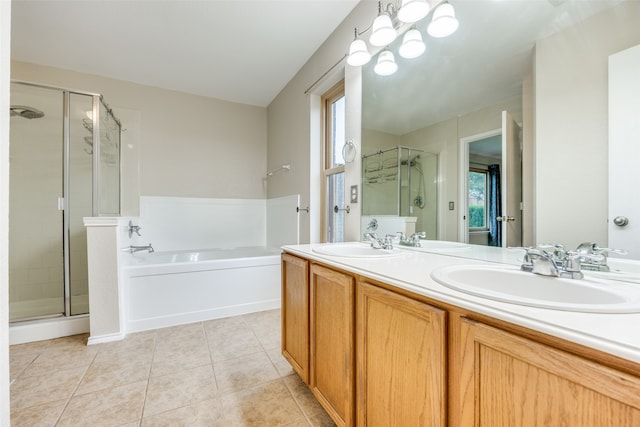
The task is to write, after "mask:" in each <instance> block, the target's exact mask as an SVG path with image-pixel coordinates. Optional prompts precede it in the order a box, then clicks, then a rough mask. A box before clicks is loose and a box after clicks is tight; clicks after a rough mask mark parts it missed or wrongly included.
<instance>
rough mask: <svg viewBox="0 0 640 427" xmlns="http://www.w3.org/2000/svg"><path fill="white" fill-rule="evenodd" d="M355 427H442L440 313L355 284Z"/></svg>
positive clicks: (443, 353)
mask: <svg viewBox="0 0 640 427" xmlns="http://www.w3.org/2000/svg"><path fill="white" fill-rule="evenodd" d="M357 289H358V291H357V307H356V313H357V317H356V325H357V326H356V337H357V341H356V348H357V355H356V360H357V408H358V409H357V421H358V422H357V425H358V426H372V427H375V426H380V427H391V426H444V425H445V420H446V405H445V404H446V399H445V390H446V386H445V385H446V348H447V346H446V330H445V327H446V323H445V312H444V311H443V310H440V309H438V308H435V307H431V306H429V305H427V304H424V303H422V302H419V301H416V300H414V299H411V298H408V297H405V296H402V295H399V294H397V293H395V292H391V291H388V290H386V289H382V288H380V287H378V286H375V285H372V284H370V283H367V282H359V283H358V288H357Z"/></svg>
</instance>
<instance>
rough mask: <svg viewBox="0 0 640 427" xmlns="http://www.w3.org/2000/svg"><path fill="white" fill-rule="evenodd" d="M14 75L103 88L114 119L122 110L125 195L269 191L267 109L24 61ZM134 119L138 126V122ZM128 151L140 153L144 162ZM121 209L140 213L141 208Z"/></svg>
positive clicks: (245, 195)
mask: <svg viewBox="0 0 640 427" xmlns="http://www.w3.org/2000/svg"><path fill="white" fill-rule="evenodd" d="M11 73H12V74H11V78H12V79H17V80H26V81H32V82H38V83H45V84H48V85H53V86H60V87H65V88H73V89H76V90H84V91H87V92H93V93H100V94H102V95H103V96H104V99H105V101H106V102H107V103H108V104H109V105H110V106H111V107H112V108H113V110H114V112H115V114H116V116H118V115H119V111H120V110H123V113H124V114H123V117H119V118H120V119H121V120H122V122H123V123H122V124H123V128H124V129H127V130H126V131H125V132H124V133H123V167H125V168H127V169H125V171H124V172H123V179H125V180H127V181H125V182H123V191H124V192H125V194H124V199H125V200H128V201H130V199H131V195H130V194H129V192H131V191H136V187H138V188H139V194H141V195H145V196H178V197H211V198H256V199H257V198H264V197H265V195H266V189H265V181H264V180H263V177H264V175H265V173H266V171H267V164H266V154H267V110H266V109H265V108H262V107H255V106H250V105H243V104H237V103H232V102H227V101H221V100H217V99H213V98H206V97H201V96H196V95H189V94H184V93H179V92H174V91H170V90H165V89H159V88H154V87H151V86H143V85H139V84H134V83H130V82H125V81H120V80H114V79H107V78H103V77H99V76H95V75H89V74H83V73H77V72H73V71H69V70H61V69H57V68H51V67H44V66H40V65H34V64H28V63H23V62H13V63H12V68H11ZM136 117H137V118H139V123H132V122H131V120H135V119H136ZM127 120H129V121H127ZM129 128H132V130H131V132H134V133H136V134H137V137H136V138H139V143H140V147H130V146H129V145H130V144H133V143H135V142H132V141H131V138H129V139H127V138H128V137H129V135H128V134H127V132H130V131H129ZM134 141H135V140H134ZM136 148H139V150H138V152H136V151H135V149H136ZM129 155H133V156H137V157H139V159H140V160H139V166H138V165H137V164H135V162H130V161H129V159H128V156H129ZM138 167H139V183H138V182H135V177H136V176H137V172H138V170H137V168H138ZM131 187H133V188H131ZM129 203H131V202H129ZM123 213H124V214H127V215H136V214H137V212H135V209H134V211H133V212H131V211H129V212H126V211H125V212H123Z"/></svg>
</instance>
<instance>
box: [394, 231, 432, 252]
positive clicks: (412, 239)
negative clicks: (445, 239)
mask: <svg viewBox="0 0 640 427" xmlns="http://www.w3.org/2000/svg"><path fill="white" fill-rule="evenodd" d="M396 235H397V236H398V238H399V239H400V244H401V245H403V246H412V247H414V248H419V247H420V246H421V245H420V240H421V239H426V238H427V233H425V232H424V231H420V232H417V233H413V234H412V235H411V236H409V237H407V236H406V235H405V234H404V233H403V232H402V231H398V232H397V233H396Z"/></svg>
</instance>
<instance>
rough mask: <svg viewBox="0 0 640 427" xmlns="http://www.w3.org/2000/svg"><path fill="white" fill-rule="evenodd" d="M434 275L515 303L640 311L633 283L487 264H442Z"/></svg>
mask: <svg viewBox="0 0 640 427" xmlns="http://www.w3.org/2000/svg"><path fill="white" fill-rule="evenodd" d="M431 277H432V278H433V280H435V281H436V282H438V283H440V284H442V285H444V286H447V287H449V288H452V289H455V290H458V291H460V292H465V293H467V294H471V295H475V296H479V297H482V298H488V299H492V300H497V301H503V302H508V303H512V304H519V305H527V306H532V307H542V308H551V309H556V310H565V311H579V312H585V313H639V312H640V286H638V285H633V284H630V283H623V282H616V281H611V280H605V279H598V278H585V279H582V280H573V279H561V278H558V277H548V276H541V275H538V274H533V273H527V272H524V271H520V269H519V268H517V267H510V266H500V267H498V266H485V265H453V266H447V267H441V268H438V269H436V270H433V272H432V273H431Z"/></svg>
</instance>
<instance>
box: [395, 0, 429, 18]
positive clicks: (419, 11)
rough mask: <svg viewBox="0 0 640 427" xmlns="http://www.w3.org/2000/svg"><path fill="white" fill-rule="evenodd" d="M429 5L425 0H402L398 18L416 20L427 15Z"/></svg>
mask: <svg viewBox="0 0 640 427" xmlns="http://www.w3.org/2000/svg"><path fill="white" fill-rule="evenodd" d="M429 10H431V6H430V5H429V3H427V1H426V0H402V6H400V10H398V19H399V20H401V21H402V22H417V21H419V20H421V19H422V18H424V17H425V16H427V14H428V13H429Z"/></svg>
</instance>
